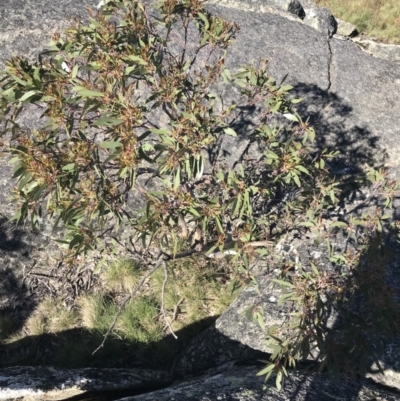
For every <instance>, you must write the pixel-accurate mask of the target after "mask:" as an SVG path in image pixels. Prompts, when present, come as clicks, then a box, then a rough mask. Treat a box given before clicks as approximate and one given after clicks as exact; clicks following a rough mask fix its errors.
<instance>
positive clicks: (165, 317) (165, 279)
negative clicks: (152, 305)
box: [160, 259, 178, 340]
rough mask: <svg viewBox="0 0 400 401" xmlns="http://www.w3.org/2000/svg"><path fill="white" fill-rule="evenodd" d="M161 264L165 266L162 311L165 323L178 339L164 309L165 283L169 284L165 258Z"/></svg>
mask: <svg viewBox="0 0 400 401" xmlns="http://www.w3.org/2000/svg"><path fill="white" fill-rule="evenodd" d="M160 264H162V265H163V268H164V281H163V284H162V288H161V313H162V315H163V317H164V320H165V324H166V325H167V327H168V329H169V332H170V333H171V334H172V335H173V337H174V338H175V340H177V339H178V336H177V335H176V334H175V333H174V330H172V327H171V325H170V323H169V321H168V318H167V315H166V313H165V309H164V291H165V284H167V281H168V269H167V263H166V262H165V260H164V259H163V260H161V262H160Z"/></svg>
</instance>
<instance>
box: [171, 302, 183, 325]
mask: <svg viewBox="0 0 400 401" xmlns="http://www.w3.org/2000/svg"><path fill="white" fill-rule="evenodd" d="M182 302H183V298H181V299H180V300H179V301H178V303H177V304H176V305H175V307H174V314H173V315H172V321H173V322H174V321H175V320H176V316H177V314H178V308H179V305H180V304H181V303H182Z"/></svg>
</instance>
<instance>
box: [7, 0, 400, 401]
mask: <svg viewBox="0 0 400 401" xmlns="http://www.w3.org/2000/svg"><path fill="white" fill-rule="evenodd" d="M97 3H98V1H97V0H96V1H94V0H82V1H80V2H79V4H78V5H77V2H76V1H73V0H62V1H57V2H55V1H53V0H36V1H32V0H31V1H19V0H10V1H8V2H5V1H4V2H0V20H1V21H2V28H1V32H0V67H2V66H3V65H4V61H5V59H6V58H7V57H10V56H11V55H12V54H25V55H27V56H29V57H30V58H32V57H34V56H35V55H36V54H37V53H38V52H39V51H40V50H41V49H42V48H43V47H44V46H45V44H46V43H47V42H48V40H49V38H50V35H51V33H52V32H53V31H55V30H57V29H60V28H62V27H63V26H65V23H66V18H67V16H68V15H79V16H83V15H84V6H86V5H89V6H96V5H97ZM207 7H208V9H209V10H210V11H211V12H212V13H215V14H218V15H221V16H223V17H225V18H226V19H229V20H232V21H236V22H237V23H239V25H240V26H241V31H240V32H239V34H238V35H237V40H236V43H235V44H233V45H232V47H231V48H230V51H229V53H228V56H227V66H228V67H229V68H231V69H232V70H235V69H236V68H238V67H239V66H241V65H243V64H248V63H249V61H251V60H254V61H255V62H258V61H259V60H260V59H264V58H267V59H268V60H269V70H270V73H271V75H272V76H273V77H275V78H276V79H277V81H278V82H280V81H281V80H283V79H284V78H286V82H287V83H290V84H292V85H293V86H294V88H295V89H294V95H298V96H300V97H302V98H303V100H304V101H303V103H301V104H300V106H299V108H298V111H299V113H300V114H301V115H303V116H304V117H307V116H310V118H311V123H312V124H314V126H315V128H316V131H317V134H318V141H319V145H320V146H321V147H325V146H327V145H328V144H329V145H331V146H335V147H336V148H337V149H338V150H341V151H342V152H343V155H344V156H343V158H344V163H345V164H347V165H351V164H363V163H368V164H379V163H381V164H387V165H389V166H391V167H392V168H393V172H394V173H397V175H398V176H400V174H399V173H400V157H399V154H400V153H399V147H400V145H399V137H400V126H399V124H398V122H399V116H400V90H399V89H400V68H399V67H400V64H399V63H398V62H396V61H395V60H393V61H388V60H382V59H378V58H374V57H372V56H370V55H369V54H367V53H366V52H364V51H362V50H361V49H360V48H359V47H358V46H357V45H355V44H354V43H352V42H351V41H343V40H340V39H338V38H337V37H335V35H334V33H335V29H336V28H335V23H334V21H333V20H332V15H331V13H329V12H328V11H327V10H326V9H323V10H321V9H318V8H316V7H315V6H313V4H312V3H311V2H310V1H309V0H307V1H301V0H299V1H298V2H297V1H294V0H293V1H286V2H285V1H280V0H279V1H278V0H273V1H272V0H271V1H262V0H248V1H246V2H244V1H241V2H240V1H235V0H219V1H210V2H209V4H208V6H207ZM309 10H311V11H309ZM27 122H28V123H29V119H28V120H27ZM0 173H1V177H2V178H1V180H2V181H1V185H2V186H1V188H2V190H1V194H0V204H1V206H0V212H1V213H2V214H4V215H6V216H9V214H10V208H11V206H10V204H9V202H8V201H7V197H8V193H9V190H10V188H11V187H12V180H10V179H9V178H8V177H10V168H9V166H8V165H7V161H6V160H4V159H2V160H1V161H0ZM21 235H22V234H21ZM38 238H39V236H38ZM35 246H38V245H37V242H35V238H32V239H31V240H29V247H30V248H29V249H28V251H27V252H28V253H27V256H26V257H27V258H28V259H29V258H31V252H32V248H33V247H35ZM2 249H3V248H2ZM24 252H25V251H24ZM17 257H18V255H13V258H14V259H13V260H15V259H16V258H17ZM21 269H22V267H21ZM21 269H18V270H21ZM393 280H399V278H398V275H394V276H393ZM399 287H400V285H399ZM266 288H267V287H266ZM255 296H256V295H255V292H253V290H252V289H248V290H246V291H245V292H244V293H243V294H242V295H241V298H239V299H238V300H237V302H236V303H235V304H234V305H233V306H232V307H231V308H230V309H229V310H228V311H227V312H226V314H225V315H223V316H221V318H220V319H219V321H218V322H217V324H216V326H215V327H213V328H210V329H209V330H208V331H207V332H205V333H203V334H202V335H201V337H200V338H199V339H197V340H195V341H193V343H192V345H191V346H190V347H189V349H188V350H186V352H185V353H184V354H183V355H182V356H181V358H180V359H179V361H178V363H177V364H176V365H175V372H176V374H177V376H181V377H182V376H185V375H187V374H194V373H197V372H198V371H200V370H203V369H207V368H208V367H210V366H215V365H219V364H225V363H228V365H225V369H227V370H226V372H225V373H218V375H219V376H217V377H216V376H215V375H214V377H205V378H201V379H198V380H195V381H191V382H187V381H186V382H185V383H182V384H180V385H178V386H175V387H171V389H170V390H168V391H166V390H162V391H161V392H158V393H153V394H151V395H150V394H149V395H141V396H137V397H135V398H132V399H134V400H136V399H137V400H150V399H151V400H167V399H168V400H170V399H175V400H181V399H182V400H184V399H185V400H187V399H192V400H199V401H200V400H202V401H206V400H210V399H211V400H214V399H226V400H264V399H265V400H267V399H271V397H272V399H274V400H281V399H282V400H283V399H296V400H297V399H298V400H314V399H315V400H325V399H326V400H328V399H352V400H371V399H374V397H375V398H377V399H379V397H382V398H383V399H387V400H394V399H399V395H398V394H397V395H393V393H391V392H390V391H383V390H382V391H380V390H377V388H374V387H373V386H371V385H368V384H366V383H365V382H351V381H349V382H343V383H341V386H336V385H331V384H329V382H328V381H327V380H326V377H325V376H313V375H301V374H294V375H293V376H291V377H290V378H289V379H288V381H287V382H286V385H287V387H285V388H286V390H285V392H284V393H279V394H278V393H276V392H274V390H270V391H271V392H270V393H263V392H262V379H260V380H258V379H257V378H255V376H254V372H255V370H256V369H255V368H254V367H251V368H248V369H245V368H232V367H231V368H229V366H230V365H229V362H230V361H232V360H233V361H240V360H244V359H254V358H257V357H258V355H259V354H258V353H253V352H252V351H251V350H248V349H245V347H244V345H245V344H246V345H248V346H249V347H251V348H253V349H255V350H259V351H268V350H267V349H266V348H265V345H264V344H263V342H262V333H261V332H260V331H258V330H259V329H258V326H257V325H256V324H254V323H250V322H248V321H245V319H246V318H245V317H244V316H243V315H242V314H241V311H242V309H243V307H244V306H245V305H249V304H251V303H252V302H253V303H254V299H255V298H254V297H255ZM276 296H277V294H274V293H273V292H272V290H271V292H270V290H269V289H265V292H264V293H263V302H265V305H266V306H265V308H264V309H268V310H269V313H270V315H271V316H272V317H271V319H270V321H268V320H267V319H266V320H267V323H271V322H272V321H276V322H278V323H279V322H280V319H281V317H282V315H281V314H280V310H279V309H278V308H276V305H275V301H273V299H276ZM228 321H229V322H230V323H232V322H233V323H235V324H236V326H237V327H238V328H239V329H238V330H236V331H233V330H232V331H231V330H230V328H231V327H233V326H234V325H228ZM211 334H212V335H213V336H215V337H214V339H213V340H212V341H211V340H210V336H211ZM218 336H219V338H218ZM229 337H230V340H229ZM234 341H238V342H240V343H241V344H242V345H239V346H238V347H237V348H235V346H237V344H235V342H234ZM227 343H229V344H230V345H229V346H231V345H232V346H233V347H234V348H232V351H229V352H228V351H227V349H228V346H227ZM398 343H399V342H396V343H395V344H393V345H392V346H390V347H389V348H390V350H391V351H390V358H389V356H388V359H387V360H388V362H387V370H386V371H387V372H391V375H390V374H388V375H387V376H385V377H383V378H382V377H381V378H378V379H377V380H379V381H380V382H382V383H384V384H388V385H391V386H395V385H398V383H400V378H399V377H398V373H397V372H399V371H400V368H399V367H398V365H396V363H397V362H396V361H398V360H399V358H398V356H399V355H400V350H398V348H399V347H398V346H396V344H398ZM199 344H201V347H199ZM241 347H242V351H240V348H241ZM389 348H388V349H389ZM238 350H239V351H238ZM205 356H207V357H205ZM200 360H202V362H201V364H200V363H199V361H200ZM35 369H36V368H35ZM10 372H11V371H10ZM9 374H10V375H12V374H14V378H15V381H14V384H16V385H17V387H21V386H22V384H23V382H24V381H26V380H27V379H26V377H25V379H21V380H19V379H17V377H18V372H14V373H12V372H11V373H9ZM4 377H6V376H5V373H4V372H3V373H0V380H1V385H2V386H3V388H5V389H6V388H10V386H11V384H10V381H6V380H4ZM51 377H53V376H51ZM388 378H390V380H389V379H388ZM54 380H55V382H56V379H54ZM129 380H130V381H131V383H135V380H134V379H129ZM396 383H397V384H396ZM207 391H208V392H209V394H207ZM349 394H350V396H349ZM188 395H190V397H189V396H188ZM140 397H141V398H140Z"/></svg>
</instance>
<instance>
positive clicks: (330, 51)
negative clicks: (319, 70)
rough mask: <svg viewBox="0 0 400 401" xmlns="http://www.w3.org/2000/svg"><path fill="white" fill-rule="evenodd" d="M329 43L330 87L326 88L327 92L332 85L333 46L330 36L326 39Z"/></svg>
mask: <svg viewBox="0 0 400 401" xmlns="http://www.w3.org/2000/svg"><path fill="white" fill-rule="evenodd" d="M326 43H327V45H328V51H329V57H328V87H327V88H326V92H329V91H330V89H331V86H332V68H333V67H332V56H333V54H332V48H331V39H330V38H328V39H327V41H326Z"/></svg>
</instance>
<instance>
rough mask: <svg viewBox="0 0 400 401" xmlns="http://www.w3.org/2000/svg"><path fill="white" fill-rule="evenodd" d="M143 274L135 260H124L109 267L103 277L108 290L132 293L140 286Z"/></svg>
mask: <svg viewBox="0 0 400 401" xmlns="http://www.w3.org/2000/svg"><path fill="white" fill-rule="evenodd" d="M142 273H143V272H142V271H141V269H140V265H139V264H138V263H135V261H133V260H129V259H122V260H117V261H114V262H113V263H111V264H110V265H109V266H107V267H106V268H105V269H104V272H103V274H102V277H103V280H104V286H105V288H106V289H107V290H109V291H116V292H119V291H123V292H131V291H132V290H133V289H134V288H135V287H136V286H137V285H138V283H139V279H140V276H141V275H142Z"/></svg>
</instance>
